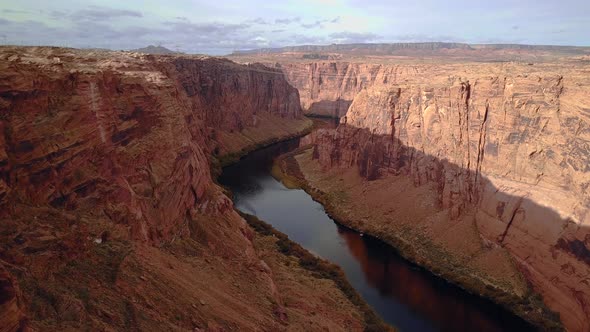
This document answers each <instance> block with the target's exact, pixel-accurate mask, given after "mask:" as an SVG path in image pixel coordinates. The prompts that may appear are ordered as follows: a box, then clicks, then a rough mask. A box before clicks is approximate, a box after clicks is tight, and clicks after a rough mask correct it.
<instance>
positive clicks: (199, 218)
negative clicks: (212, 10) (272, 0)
mask: <svg viewBox="0 0 590 332" xmlns="http://www.w3.org/2000/svg"><path fill="white" fill-rule="evenodd" d="M308 125H309V121H308V120H306V119H303V118H302V116H301V108H300V106H299V101H298V93H297V90H296V89H294V88H293V87H291V86H290V85H289V84H288V83H287V81H286V80H285V79H284V76H283V74H282V73H281V72H280V71H278V70H274V69H270V68H266V67H264V66H262V65H249V66H244V65H238V64H235V63H233V62H231V61H228V60H221V59H215V58H203V57H177V56H152V55H145V54H138V53H128V52H124V53H116V52H92V51H82V50H72V49H58V48H2V49H0V206H1V210H0V259H1V261H2V262H4V263H6V264H5V265H6V267H7V268H6V272H5V270H4V269H2V271H0V272H1V273H0V279H2V285H3V286H2V288H3V289H2V291H3V293H2V294H3V296H2V298H3V301H2V303H0V304H1V305H2V306H3V307H2V308H0V309H2V315H1V316H0V319H1V320H2V323H3V324H10V325H5V326H8V327H10V330H13V329H14V328H16V327H17V326H18V325H19V324H20V322H21V321H23V319H24V318H23V317H24V316H25V315H26V316H28V317H29V320H30V322H31V325H32V327H33V328H34V329H39V330H62V329H72V328H75V329H80V328H83V329H93V330H103V329H121V330H122V329H126V330H129V329H140V330H174V329H181V330H188V329H193V328H198V329H200V330H208V331H219V330H224V329H225V330H227V329H244V330H253V329H257V328H263V329H269V330H276V329H277V328H280V327H282V326H286V325H289V324H290V325H291V326H292V327H294V328H297V326H299V327H302V326H316V325H317V328H318V329H321V328H328V329H333V328H342V326H345V325H346V326H349V327H350V328H360V325H359V324H361V323H359V321H358V319H357V318H354V317H353V312H354V311H355V310H356V309H355V307H354V306H353V305H350V302H347V300H345V297H344V295H342V293H341V292H340V291H339V290H337V289H335V288H334V286H328V287H325V286H326V285H323V286H322V285H319V284H314V283H313V277H310V276H309V275H308V274H306V273H305V272H301V271H299V272H297V273H295V272H293V268H292V267H290V266H291V265H289V264H287V263H288V262H286V261H287V260H288V259H286V258H282V257H283V256H281V255H279V254H278V251H276V249H273V248H274V245H273V243H274V242H273V240H272V239H259V237H258V236H255V235H254V233H253V231H252V230H251V229H250V228H249V227H248V226H247V224H246V223H245V222H244V220H243V219H242V218H240V217H239V216H238V215H237V213H236V212H235V211H234V210H233V207H232V203H231V200H230V199H229V198H228V197H226V196H225V195H224V194H223V192H222V190H221V188H219V187H218V186H217V185H216V184H215V183H214V182H213V179H212V177H211V174H210V165H211V162H212V156H219V157H222V156H223V155H225V154H228V153H233V152H239V149H242V148H244V147H247V146H248V145H253V144H259V143H262V142H264V141H265V140H268V139H276V138H277V137H278V136H280V135H288V134H291V135H292V134H295V133H296V132H298V131H301V130H303V129H304V128H305V127H306V126H308ZM271 127H272V129H273V130H274V131H272V132H271V131H269V129H268V128H271ZM252 132H255V135H254V134H252ZM257 241H258V242H257ZM260 241H262V242H260ZM273 250H274V251H273ZM263 259H264V260H263ZM269 266H270V267H269ZM294 273H295V274H294ZM285 280H289V282H288V284H287V283H286V281H285ZM19 284H20V289H21V290H22V294H23V296H22V297H21V295H20V291H18V285H19ZM324 287H325V288H324ZM320 288H322V290H320ZM314 289H315V290H314ZM318 291H319V292H322V293H324V294H326V297H325V298H324V299H317V298H314V297H313V296H312V295H313V293H314V292H318ZM291 297H294V298H299V299H301V301H305V302H306V304H307V305H309V308H314V307H317V308H328V305H327V302H325V301H330V302H329V303H333V302H334V301H335V302H336V303H343V305H342V306H340V308H338V309H334V310H332V309H330V310H328V311H327V312H326V314H325V315H324V316H323V318H322V319H323V320H320V319H316V318H310V317H309V315H308V312H307V311H306V310H307V309H305V308H303V309H302V308H299V307H293V308H291V307H288V306H287V305H286V304H284V302H283V298H291ZM346 303H348V304H346ZM306 308H307V307H306ZM306 317H307V318H306ZM12 327H14V328H12Z"/></svg>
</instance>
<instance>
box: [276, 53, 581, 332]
mask: <svg viewBox="0 0 590 332" xmlns="http://www.w3.org/2000/svg"><path fill="white" fill-rule="evenodd" d="M309 66H314V65H309ZM315 66H325V67H327V68H334V67H337V66H331V65H330V64H322V65H315ZM339 66H341V67H346V65H345V64H340V65H339ZM393 68H395V69H393ZM287 72H288V70H287ZM324 72H325V73H329V74H331V73H332V72H333V70H332V69H330V70H325V71H324ZM369 72H378V73H387V74H385V75H382V76H379V75H381V74H379V75H378V76H377V77H378V78H377V79H373V81H374V84H372V85H370V86H368V87H366V88H364V89H359V90H360V92H359V93H358V94H357V95H355V96H354V97H353V98H351V100H352V103H351V106H350V108H349V110H348V112H347V113H346V115H345V116H343V117H342V118H341V126H340V127H339V128H338V129H337V130H321V131H319V132H317V133H316V134H315V135H314V136H313V137H312V140H313V141H314V142H315V144H316V145H315V148H314V153H313V157H314V158H315V159H317V160H319V162H320V164H321V165H322V166H323V167H324V169H325V170H329V169H334V168H341V169H346V168H350V167H354V168H357V169H358V172H359V174H360V175H361V176H362V177H363V178H365V179H367V180H376V179H382V178H387V177H396V176H400V175H401V176H402V177H404V178H409V179H411V181H412V183H413V184H414V187H416V188H422V187H424V186H428V187H429V188H432V190H434V191H435V192H436V197H437V205H438V207H439V208H438V211H446V218H447V219H449V220H457V221H461V222H465V223H470V222H475V224H476V226H477V232H478V234H479V236H480V237H481V238H482V241H483V242H484V243H487V244H488V245H489V244H493V245H494V246H498V247H501V248H505V249H507V251H508V252H509V254H510V255H511V256H512V257H513V259H514V260H515V261H516V264H517V265H518V267H519V269H520V271H521V273H522V274H523V276H524V277H525V278H526V280H527V281H528V282H529V283H531V284H532V286H533V288H534V289H535V290H536V291H537V292H539V293H541V294H542V295H543V297H544V300H545V302H546V303H547V305H548V306H549V307H550V308H551V309H553V310H555V311H557V312H559V313H560V315H561V319H562V321H563V323H564V324H565V326H566V327H567V328H568V329H569V330H571V331H582V330H588V329H589V328H590V325H588V324H589V323H588V322H589V321H590V319H589V318H590V284H589V283H588V282H589V280H588V275H589V273H590V261H589V257H590V249H589V248H590V229H589V226H588V225H589V223H590V214H589V213H588V212H589V211H590V192H588V186H589V185H590V169H589V168H588V164H589V160H588V158H590V157H589V156H590V145H589V142H590V126H589V125H590V119H589V118H588V115H589V114H588V111H589V110H590V97H589V94H588V91H589V90H588V89H589V88H590V80H589V79H588V77H590V76H588V74H589V72H590V67H588V65H587V64H585V63H581V62H580V63H577V62H564V63H563V64H552V63H547V64H537V65H534V66H530V65H526V64H523V65H521V64H517V63H507V64H470V65H461V64H444V63H443V64H439V65H407V66H404V65H402V66H390V67H389V68H381V69H373V70H369V71H366V72H365V73H369ZM394 73H400V74H399V75H392V74H394ZM403 73H410V74H409V75H404V74H403ZM316 75H317V74H316ZM365 79H366V78H365V76H363V75H360V76H359V77H358V78H357V81H363V80H365ZM291 80H293V78H291ZM349 81H350V80H349ZM352 81H354V79H352ZM310 82H314V80H313V79H311V80H310ZM308 84H312V83H308ZM313 84H315V83H313ZM313 84H312V86H313ZM298 85H299V86H305V85H304V84H301V83H300V84H298ZM339 86H341V85H339ZM332 91H333V92H334V93H339V92H338V89H337V88H333V89H332ZM351 93H352V91H351ZM324 95H325V96H328V98H330V94H328V93H324ZM302 96H305V93H302ZM303 98H305V97H303ZM317 98H321V97H319V95H318V97H317ZM408 195H410V194H409V192H408ZM391 199H392V200H395V198H391ZM396 208H399V209H404V207H403V206H396ZM418 214H419V213H416V215H418ZM392 222H396V221H395V220H393V221H392ZM435 236H436V235H435ZM456 236H459V237H460V236H461V235H460V234H457V235H456ZM455 241H458V240H455Z"/></svg>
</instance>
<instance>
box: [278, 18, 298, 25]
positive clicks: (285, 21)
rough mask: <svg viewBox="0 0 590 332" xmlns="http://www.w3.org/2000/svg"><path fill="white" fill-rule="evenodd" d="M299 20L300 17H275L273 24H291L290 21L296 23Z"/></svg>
mask: <svg viewBox="0 0 590 332" xmlns="http://www.w3.org/2000/svg"><path fill="white" fill-rule="evenodd" d="M300 21H301V17H292V18H277V19H275V24H291V23H297V22H300Z"/></svg>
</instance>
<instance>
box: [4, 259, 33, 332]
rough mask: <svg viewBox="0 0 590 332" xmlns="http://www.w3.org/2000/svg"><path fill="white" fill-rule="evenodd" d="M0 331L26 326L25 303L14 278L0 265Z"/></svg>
mask: <svg viewBox="0 0 590 332" xmlns="http://www.w3.org/2000/svg"><path fill="white" fill-rule="evenodd" d="M0 295H1V296H0V323H2V324H1V325H0V326H1V327H0V331H3V332H8V331H24V330H26V328H27V322H26V316H25V308H24V307H25V305H24V302H23V298H22V294H21V292H20V289H19V288H18V283H17V282H16V280H15V279H14V278H13V277H12V276H11V275H10V273H8V271H7V270H6V269H5V268H4V266H3V265H0Z"/></svg>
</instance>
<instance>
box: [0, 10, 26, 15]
mask: <svg viewBox="0 0 590 332" xmlns="http://www.w3.org/2000/svg"><path fill="white" fill-rule="evenodd" d="M2 12H3V13H5V14H28V13H29V12H28V11H26V10H15V9H4V10H2Z"/></svg>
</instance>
